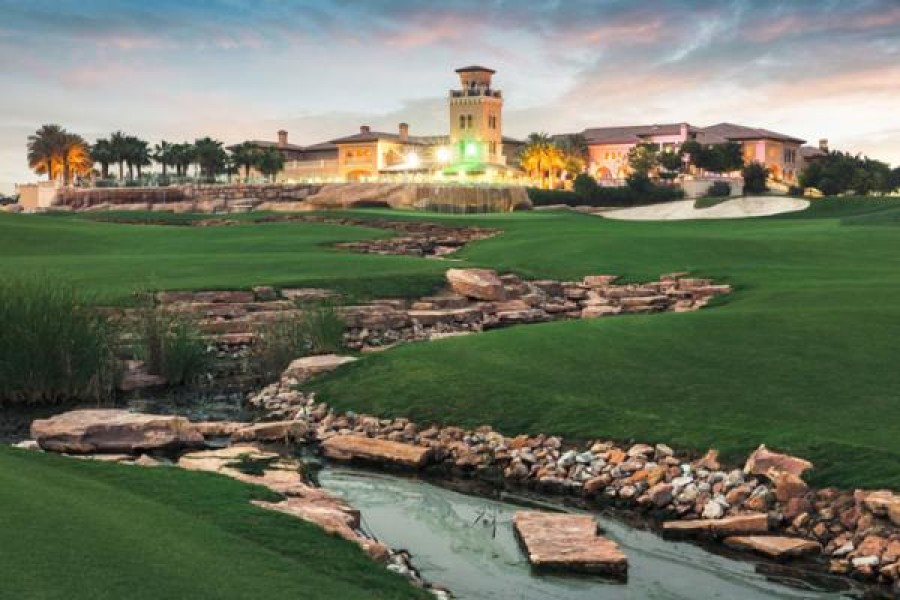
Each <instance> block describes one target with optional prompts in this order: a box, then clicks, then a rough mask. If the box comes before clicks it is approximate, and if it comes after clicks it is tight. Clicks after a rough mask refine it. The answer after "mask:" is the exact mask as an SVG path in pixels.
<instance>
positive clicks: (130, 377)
mask: <svg viewBox="0 0 900 600" xmlns="http://www.w3.org/2000/svg"><path fill="white" fill-rule="evenodd" d="M163 385H166V379H165V377H162V376H160V375H153V374H151V373H149V372H147V368H146V366H145V365H144V362H143V361H140V360H128V361H125V371H124V373H123V374H122V379H121V380H120V381H119V390H120V391H123V392H132V391H134V390H140V389H144V388H149V387H159V386H163Z"/></svg>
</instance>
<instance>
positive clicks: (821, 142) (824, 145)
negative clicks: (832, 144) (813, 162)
mask: <svg viewBox="0 0 900 600" xmlns="http://www.w3.org/2000/svg"><path fill="white" fill-rule="evenodd" d="M819 150H821V151H822V152H825V153H826V154H827V153H828V140H827V139H825V138H822V139H821V140H819Z"/></svg>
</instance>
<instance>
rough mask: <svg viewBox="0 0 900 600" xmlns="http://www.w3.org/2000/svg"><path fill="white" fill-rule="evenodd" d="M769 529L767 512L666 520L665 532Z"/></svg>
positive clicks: (731, 532)
mask: <svg viewBox="0 0 900 600" xmlns="http://www.w3.org/2000/svg"><path fill="white" fill-rule="evenodd" d="M768 530H769V517H768V515H766V514H765V513H758V514H751V515H737V516H734V517H725V518H722V519H693V520H687V521H666V522H665V523H663V533H664V534H667V535H685V536H689V535H704V534H705V535H714V536H724V535H737V534H745V533H765V532H767V531H768Z"/></svg>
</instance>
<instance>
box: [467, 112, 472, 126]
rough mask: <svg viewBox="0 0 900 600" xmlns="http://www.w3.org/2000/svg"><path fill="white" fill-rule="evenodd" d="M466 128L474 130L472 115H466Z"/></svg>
mask: <svg viewBox="0 0 900 600" xmlns="http://www.w3.org/2000/svg"><path fill="white" fill-rule="evenodd" d="M466 128H467V129H472V115H466Z"/></svg>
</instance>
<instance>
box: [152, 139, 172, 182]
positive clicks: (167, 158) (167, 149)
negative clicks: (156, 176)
mask: <svg viewBox="0 0 900 600" xmlns="http://www.w3.org/2000/svg"><path fill="white" fill-rule="evenodd" d="M174 147H175V145H174V144H170V143H169V142H167V141H165V140H163V141H161V142H160V143H158V144H156V145H155V146H154V147H153V160H155V161H156V162H158V163H159V164H160V165H162V175H163V177H165V176H166V175H168V168H169V167H170V166H174V164H175V163H174V156H173V152H172V150H173V148H174Z"/></svg>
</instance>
